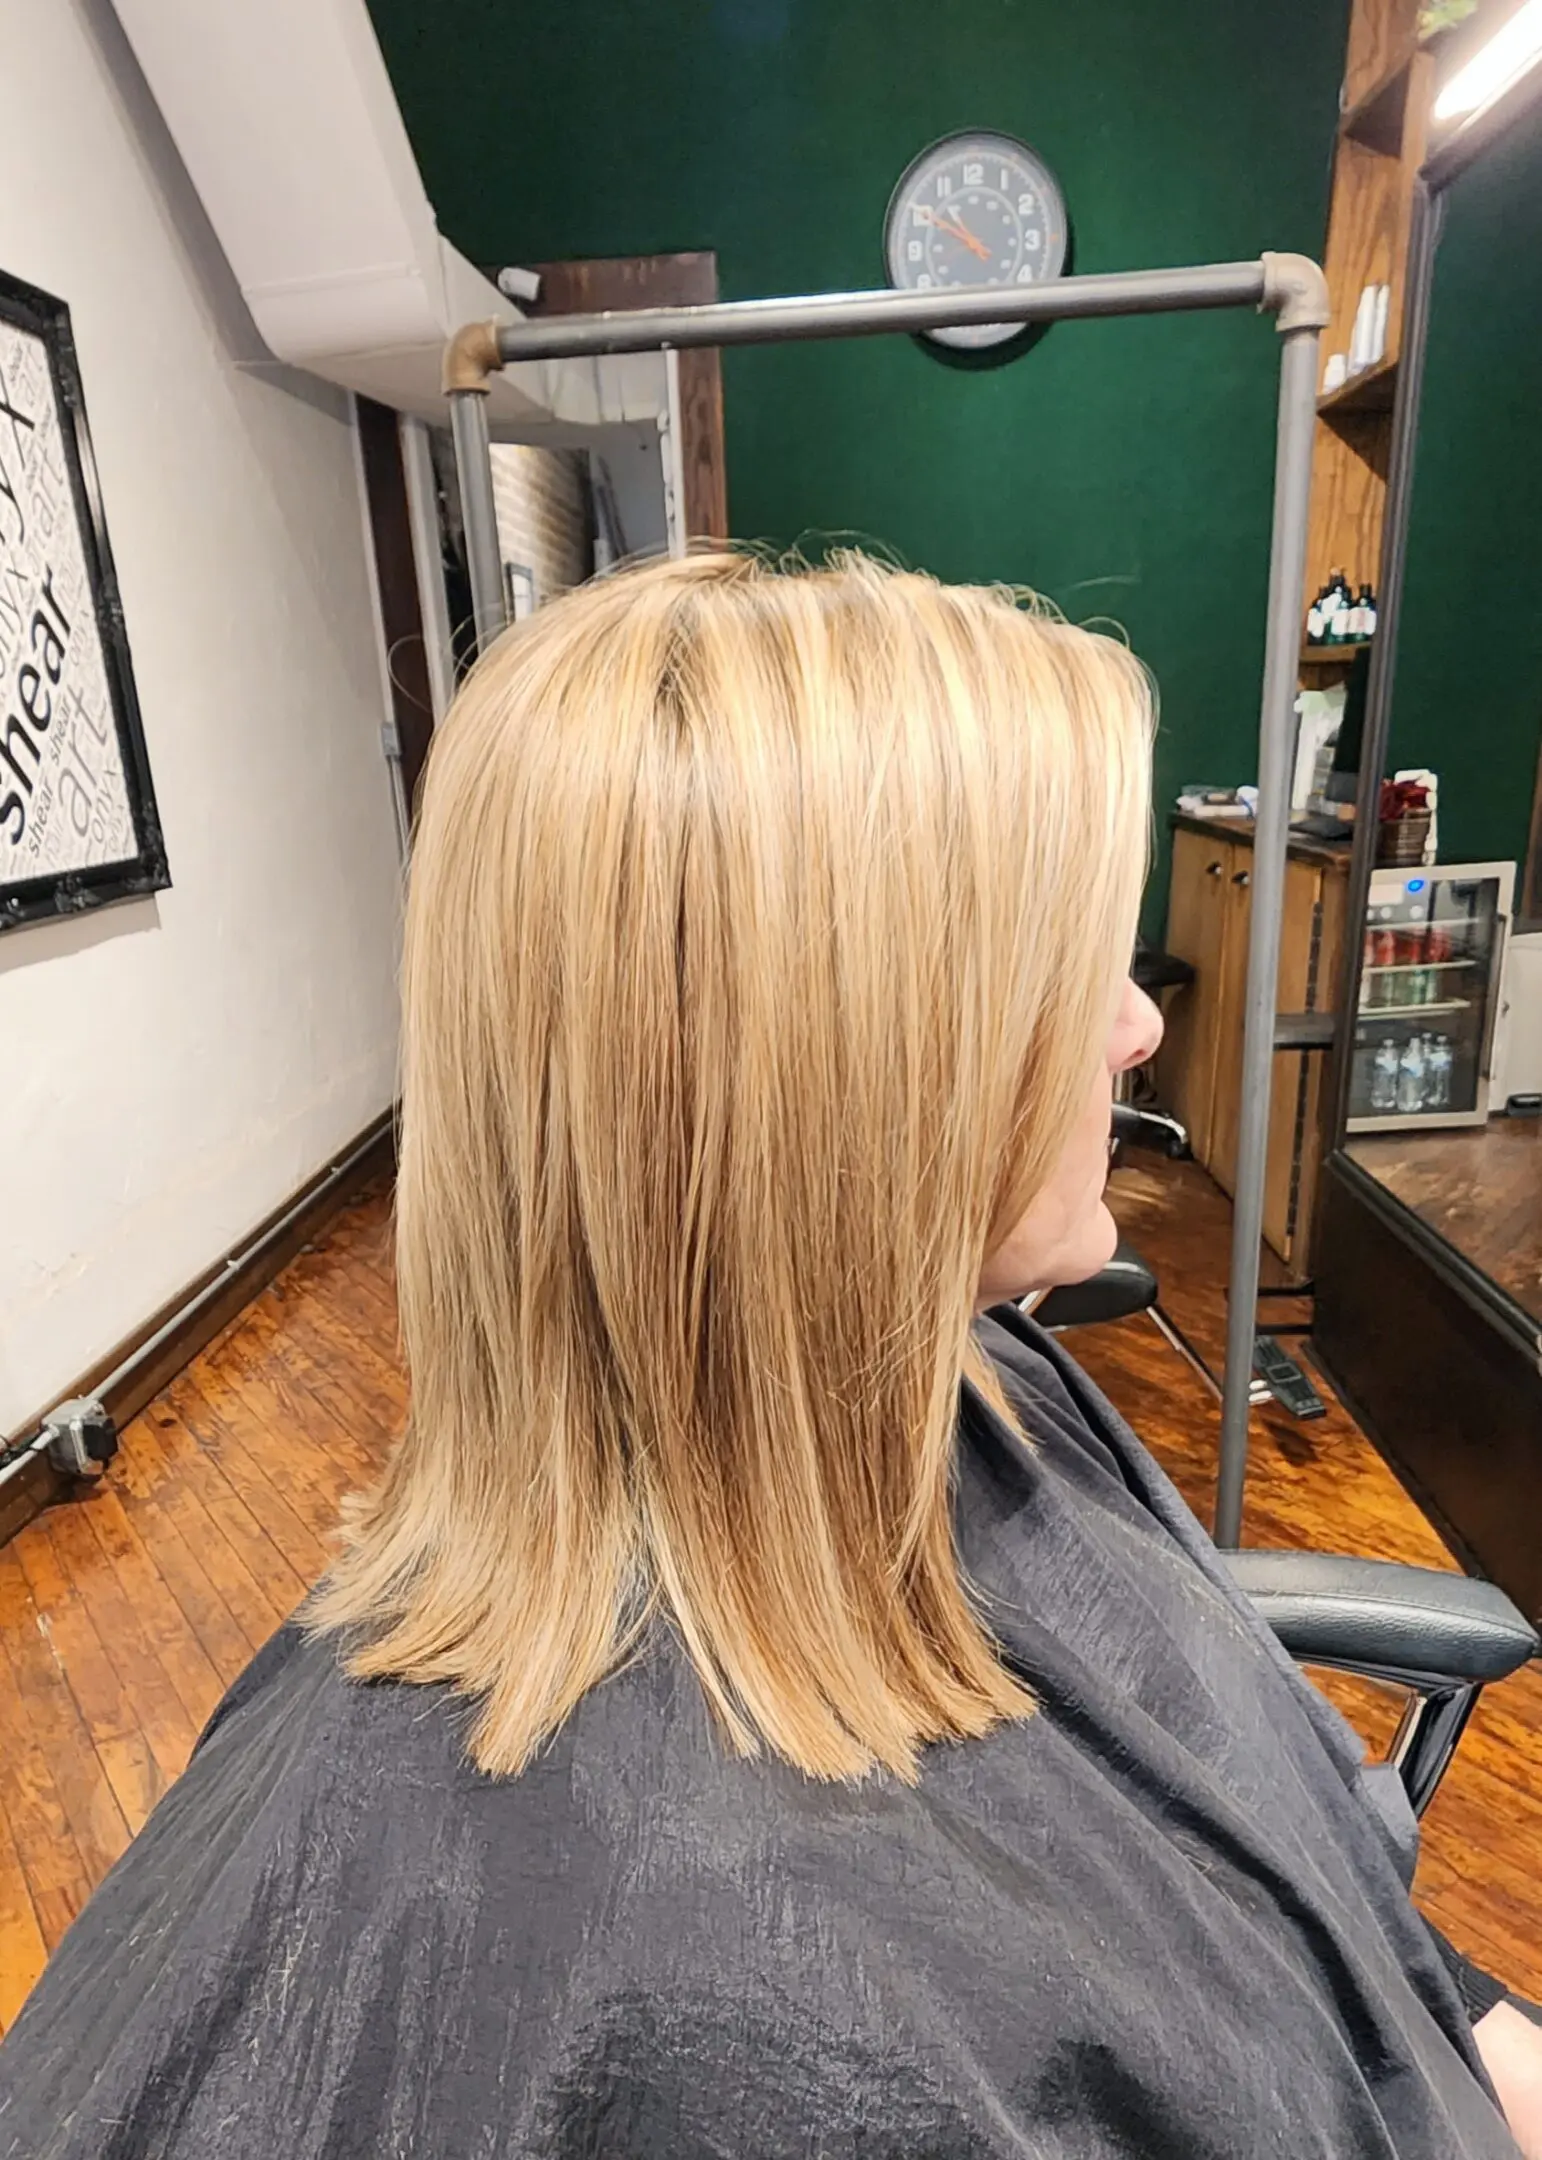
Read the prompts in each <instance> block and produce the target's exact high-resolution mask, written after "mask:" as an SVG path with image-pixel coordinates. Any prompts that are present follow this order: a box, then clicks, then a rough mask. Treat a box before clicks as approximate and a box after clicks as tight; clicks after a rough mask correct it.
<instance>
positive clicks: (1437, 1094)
mask: <svg viewBox="0 0 1542 2160" xmlns="http://www.w3.org/2000/svg"><path fill="white" fill-rule="evenodd" d="M1453 1062H1454V1055H1453V1052H1452V1048H1451V1038H1450V1036H1449V1035H1433V1036H1431V1038H1430V1044H1429V1049H1428V1052H1427V1053H1426V1057H1425V1065H1426V1067H1427V1069H1428V1073H1429V1079H1428V1083H1427V1085H1426V1087H1425V1090H1424V1107H1425V1109H1426V1110H1449V1109H1450V1107H1451V1067H1452V1064H1453Z"/></svg>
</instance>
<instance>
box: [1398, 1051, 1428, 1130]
mask: <svg viewBox="0 0 1542 2160" xmlns="http://www.w3.org/2000/svg"><path fill="white" fill-rule="evenodd" d="M1423 1108H1424V1044H1423V1042H1422V1041H1421V1040H1420V1038H1419V1037H1418V1036H1417V1035H1410V1036H1409V1038H1408V1040H1407V1042H1406V1043H1405V1044H1404V1045H1403V1054H1402V1056H1401V1057H1400V1058H1399V1059H1398V1061H1397V1114H1398V1116H1399V1117H1413V1116H1415V1115H1416V1114H1417V1113H1418V1112H1419V1111H1420V1110H1422V1109H1423Z"/></svg>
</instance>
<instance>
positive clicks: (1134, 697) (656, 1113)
mask: <svg viewBox="0 0 1542 2160" xmlns="http://www.w3.org/2000/svg"><path fill="white" fill-rule="evenodd" d="M1150 727H1151V701H1150V696H1149V692H1148V686H1147V682H1146V678H1145V676H1144V674H1143V672H1142V670H1141V668H1140V666H1139V664H1138V663H1137V662H1136V661H1135V660H1134V659H1132V657H1131V656H1130V654H1129V653H1128V652H1127V651H1126V650H1125V648H1124V647H1123V646H1122V645H1120V644H1118V643H1116V642H1114V641H1113V640H1111V639H1107V638H1101V637H1094V636H1091V635H1088V634H1087V633H1086V632H1084V631H1081V630H1077V629H1073V628H1070V627H1069V626H1067V625H1066V624H1064V623H1062V622H1060V621H1058V620H1053V619H1049V618H1047V617H1046V615H1045V614H1044V613H1043V612H1042V611H1040V612H1035V611H1033V610H1032V609H1031V608H1030V607H1027V606H1025V605H1024V604H1022V602H1021V600H1020V598H1019V596H1017V595H1014V594H1012V593H1010V592H1007V591H1004V590H984V589H978V588H970V587H949V586H944V585H940V584H937V583H935V582H934V581H932V580H931V579H929V578H926V577H921V576H917V575H912V574H909V573H897V572H893V571H889V570H885V569H881V568H879V567H878V566H876V565H875V564H873V563H871V562H868V561H865V560H862V559H860V558H856V557H847V558H841V559H838V560H837V561H836V562H835V563H834V564H833V565H832V566H830V567H828V568H824V569H819V570H812V571H810V570H802V571H801V572H800V573H799V574H787V573H786V571H784V570H779V569H774V568H771V567H768V566H766V565H764V564H762V563H761V562H759V561H757V560H755V559H753V558H751V557H749V556H745V555H740V554H731V553H719V554H712V555H700V556H696V557H693V558H690V559H688V560H686V561H683V562H668V563H659V564H656V565H653V566H650V567H648V568H645V569H642V570H638V571H632V572H628V573H625V574H622V575H620V576H617V577H614V578H611V579H609V580H606V581H604V582H601V583H597V584H593V585H589V586H586V587H584V588H583V589H582V590H580V591H579V592H576V593H574V594H572V595H570V596H569V597H568V598H566V599H562V600H559V601H557V602H556V603H554V604H553V605H552V606H550V607H549V608H547V609H545V610H544V611H543V612H542V613H540V614H539V615H537V616H536V617H534V618H533V619H532V620H531V621H529V622H528V623H526V624H524V625H522V626H520V627H519V628H518V629H516V630H512V631H510V632H509V633H508V634H507V635H506V636H505V637H503V638H502V639H500V640H499V642H498V644H497V645H496V646H495V647H494V648H493V650H492V651H491V652H490V653H489V654H488V655H487V657H485V658H484V659H483V660H482V661H481V662H480V664H479V665H478V666H477V668H476V669H475V671H474V672H473V674H472V676H471V678H470V680H469V681H468V683H467V684H466V687H465V688H464V690H463V691H462V692H461V695H460V697H459V699H458V700H457V703H456V706H455V709H454V711H453V712H452V713H451V715H450V716H449V718H448V720H447V722H446V724H445V726H444V728H443V730H442V731H441V734H440V736H439V738H438V740H437V741H436V743H435V747H434V752H433V757H432V759H431V762H430V767H429V773H428V779H427V786H426V791H425V795H424V799H423V803H422V808H421V813H420V819H419V824H418V831H417V840H416V847H415V851H414V857H413V866H412V879H411V895H410V902H409V907H408V925H407V948H406V959H405V967H404V986H403V988H404V1019H403V1028H404V1036H403V1040H404V1064H403V1074H402V1080H403V1089H402V1131H401V1172H400V1183H399V1186H398V1196H397V1254H398V1273H399V1282H400V1295H401V1314H402V1331H403V1337H404V1341H405V1346H406V1352H407V1358H408V1363H409V1367H410V1373H411V1383H412V1407H411V1414H410V1420H409V1423H408V1427H407V1431H406V1435H405V1437H404V1439H403V1440H402V1442H401V1445H400V1448H399V1450H398V1452H397V1454H396V1456H395V1458H394V1460H393V1462H392V1464H391V1467H390V1470H389V1472H388V1474H387V1475H386V1477H385V1480H384V1482H383V1484H382V1485H381V1486H380V1488H379V1490H378V1491H377V1492H376V1493H374V1494H373V1496H371V1497H370V1498H369V1499H368V1500H367V1501H364V1502H363V1503H361V1504H359V1505H358V1506H357V1508H356V1511H355V1513H354V1514H353V1516H352V1518H351V1520H350V1521H349V1523H348V1525H347V1529H346V1533H345V1540H344V1544H343V1547H342V1550H341V1555H340V1557H339V1559H338V1560H337V1563H336V1565H335V1567H334V1568H333V1571H332V1573H331V1575H330V1577H329V1579H328V1581H327V1583H326V1584H325V1585H324V1586H323V1590H322V1592H321V1594H320V1597H319V1599H318V1601H317V1603H316V1605H315V1607H314V1608H313V1615H312V1617H313V1620H314V1622H315V1624H316V1625H317V1626H320V1627H323V1628H332V1629H343V1630H346V1631H347V1637H348V1641H347V1659H348V1663H349V1667H350V1669H351V1671H352V1672H354V1673H355V1674H357V1675H360V1676H382V1675H393V1676H396V1677H397V1678H400V1679H403V1680H410V1681H447V1682H450V1683H452V1684H453V1685H454V1686H455V1687H456V1688H458V1689H460V1690H462V1691H464V1692H465V1693H466V1694H467V1695H469V1696H471V1697H474V1698H475V1699H476V1701H477V1703H478V1705H479V1711H478V1716H477V1720H476V1723H475V1726H474V1731H473V1737H472V1741H471V1752H472V1755H473V1757H474V1759H475V1761H476V1762H477V1763H478V1764H479V1765H480V1766H481V1767H482V1768H483V1769H484V1770H487V1771H489V1772H493V1773H510V1772H515V1771H518V1770H519V1769H520V1768H521V1767H522V1766H523V1765H524V1764H525V1763H527V1762H528V1761H529V1759H530V1757H531V1754H532V1752H533V1751H534V1750H535V1749H537V1748H538V1747H539V1746H540V1745H541V1743H542V1742H543V1740H545V1739H546V1738H547V1737H548V1736H550V1735H551V1734H552V1733H553V1732H554V1731H555V1730H556V1729H557V1727H558V1726H559V1725H560V1724H561V1723H562V1721H563V1719H564V1718H565V1717H566V1716H567V1715H568V1713H569V1712H570V1711H571V1710H572V1709H573V1707H574V1706H575V1704H577V1703H578V1702H579V1700H580V1699H581V1698H582V1697H583V1696H584V1694H585V1693H586V1692H587V1691H588V1690H589V1689H590V1688H593V1687H594V1686H595V1685H596V1684H597V1683H598V1682H600V1681H601V1680H603V1679H604V1678H605V1676H606V1675H607V1674H608V1673H610V1672H611V1671H613V1670H614V1669H615V1667H616V1666H617V1664H618V1663H619V1662H620V1661H621V1660H623V1659H624V1658H625V1657H626V1656H627V1655H628V1653H629V1651H630V1650H631V1649H632V1648H633V1647H634V1646H635V1645H636V1643H637V1641H638V1639H639V1636H640V1634H641V1631H642V1630H643V1629H644V1628H645V1627H646V1626H647V1625H648V1624H649V1623H650V1622H653V1621H659V1622H663V1623H667V1624H669V1625H672V1627H673V1629H674V1630H675V1631H676V1634H677V1636H678V1639H679V1641H680V1642H681V1644H682V1645H683V1648H684V1651H685V1654H686V1655H687V1656H688V1657H689V1659H690V1662H691V1664H692V1665H693V1666H694V1668H695V1671H696V1674H697V1676H698V1678H699V1680H700V1683H701V1685H702V1688H703V1689H704V1690H705V1693H706V1696H707V1698H708V1700H709V1702H710V1704H711V1706H712V1708H713V1710H714V1711H715V1713H716V1717H717V1721H718V1723H719V1725H720V1728H721V1730H722V1732H723V1733H724V1734H725V1735H726V1738H727V1741H728V1743H729V1744H730V1745H731V1746H732V1747H733V1748H735V1749H736V1750H738V1751H740V1752H743V1753H753V1752H755V1751H756V1749H757V1748H759V1747H760V1746H765V1747H769V1748H770V1749H772V1750H774V1751H775V1752H776V1753H777V1754H779V1755H781V1756H783V1757H785V1758H786V1759H787V1760H788V1761H790V1762H792V1763H795V1764H797V1765H799V1766H800V1767H801V1768H802V1769H803V1770H805V1771H806V1772H808V1773H810V1774H811V1775H814V1776H818V1777H850V1776H855V1775H860V1774H861V1773H863V1772H865V1771H868V1770H870V1769H871V1768H872V1767H873V1766H874V1765H883V1766H884V1767H886V1768H887V1769H889V1770H891V1771H894V1772H896V1773H898V1774H899V1775H900V1776H902V1777H910V1776H913V1775H914V1773H915V1762H916V1754H917V1750H918V1748H919V1747H920V1746H922V1745H923V1744H924V1743H926V1742H929V1741H935V1740H942V1739H951V1738H961V1737H964V1736H967V1735H974V1734H979V1733H982V1732H984V1731H986V1730H987V1729H988V1728H989V1727H990V1726H992V1725H993V1724H994V1723H996V1722H997V1721H998V1720H1000V1719H1003V1718H1011V1717H1019V1716H1023V1715H1025V1714H1027V1713H1028V1711H1029V1710H1030V1709H1031V1707H1032V1704H1031V1698H1030V1697H1029V1696H1028V1694H1027V1693H1026V1691H1025V1690H1024V1689H1023V1687H1022V1686H1021V1685H1020V1683H1019V1682H1018V1681H1017V1680H1016V1679H1014V1678H1013V1677H1012V1675H1011V1674H1010V1673H1008V1672H1007V1671H1006V1669H1005V1668H1004V1667H1003V1665H1002V1664H1001V1662H1000V1660H999V1658H998V1656H997V1654H996V1651H995V1649H994V1646H993V1644H992V1640H991V1637H990V1634H989V1630H988V1627H987V1626H986V1625H984V1624H983V1623H982V1619H981V1616H980V1615H979V1614H978V1613H977V1612H976V1610H975V1609H974V1606H973V1605H972V1603H971V1599H970V1595H969V1592H968V1587H967V1585H966V1584H965V1583H964V1582H963V1581H962V1579H961V1575H960V1568H959V1562H958V1558H957V1555H956V1552H955V1547H954V1534H953V1523H952V1515H951V1463H952V1457H953V1448H954V1429H955V1422H956V1419H957V1416H958V1403H959V1383H960V1378H961V1375H962V1374H964V1373H965V1372H966V1371H974V1372H975V1377H976V1378H977V1379H978V1380H980V1381H981V1382H982V1384H985V1385H987V1386H989V1385H990V1382H989V1377H988V1375H987V1374H986V1373H985V1372H984V1371H983V1369H979V1370H977V1369H976V1366H977V1365H978V1364H982V1362H983V1361H978V1360H977V1356H976V1353H974V1352H973V1350H972V1348H971V1342H970V1325H971V1318H972V1312H973V1307H974V1301H975V1292H976V1286H977V1283H978V1281H979V1277H980V1270H981V1264H982V1260H983V1259H984V1257H985V1256H986V1254H987V1253H988V1251H989V1250H990V1249H991V1247H992V1244H993V1241H994V1240H995V1239H996V1238H997V1237H999V1236H1000V1235H1001V1234H1003V1233H1004V1232H1005V1230H1006V1229H1007V1228H1009V1227H1010V1226H1011V1225H1012V1224H1013V1223H1014V1222H1016V1221H1017V1219H1018V1218H1019V1217H1020V1216H1021V1215H1022V1213H1023V1212H1024V1210H1025V1208H1026V1206H1027V1204H1028V1203H1029V1202H1030V1200H1031V1199H1032V1198H1033V1196H1034V1194H1035V1192H1036V1191H1037V1190H1039V1189H1040V1187H1041V1186H1042V1185H1043V1183H1044V1181H1045V1179H1046V1177H1047V1176H1048V1175H1049V1173H1050V1171H1051V1169H1052V1167H1053V1166H1054V1164H1055V1162H1056V1160H1057V1157H1058V1156H1059V1155H1060V1153H1061V1151H1062V1150H1063V1148H1064V1146H1065V1143H1066V1140H1067V1137H1068V1135H1069V1132H1070V1129H1071V1127H1072V1125H1073V1123H1074V1122H1075V1120H1076V1117H1077V1115H1078V1112H1080V1111H1081V1110H1082V1109H1083V1108H1084V1106H1085V1103H1086V1100H1087V1091H1088V1089H1089V1087H1090V1086H1091V1084H1092V1082H1093V1078H1094V1075H1095V1071H1096V1067H1097V1063H1098V1060H1099V1059H1100V1058H1101V1057H1102V1055H1103V1054H1104V1046H1105V1043H1106V1040H1107V1035H1108V1030H1109V1027H1110V1024H1111V1021H1112V1017H1113V1013H1114V1009H1115V1005H1116V1002H1117V999H1118V995H1119V987H1120V982H1121V978H1122V976H1123V974H1124V972H1125V969H1126V965H1127V963H1128V960H1129V955H1130V950H1131V944H1132V940H1133V936H1134V930H1135V915H1136V906H1137V900H1138V896H1139V892H1140V888H1141V883H1142V879H1143V875H1144V869H1145V861H1146V843H1147V822H1148V814H1149V813H1148V777H1147V776H1148V766H1149V737H1150Z"/></svg>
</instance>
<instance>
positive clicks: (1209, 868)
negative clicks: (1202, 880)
mask: <svg viewBox="0 0 1542 2160" xmlns="http://www.w3.org/2000/svg"><path fill="white" fill-rule="evenodd" d="M1220 874H1221V866H1220V864H1219V863H1218V862H1212V863H1206V865H1205V875H1206V877H1219V876H1220Z"/></svg>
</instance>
